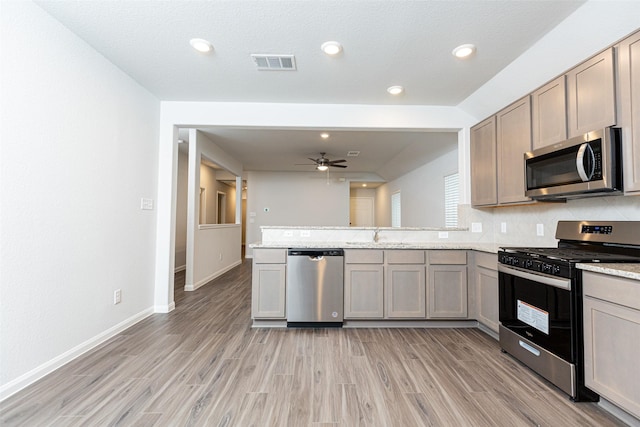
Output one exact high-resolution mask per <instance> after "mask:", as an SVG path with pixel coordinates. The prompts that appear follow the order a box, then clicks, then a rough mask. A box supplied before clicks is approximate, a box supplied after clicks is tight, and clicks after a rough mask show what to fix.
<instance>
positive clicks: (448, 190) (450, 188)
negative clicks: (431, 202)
mask: <svg viewBox="0 0 640 427" xmlns="http://www.w3.org/2000/svg"><path fill="white" fill-rule="evenodd" d="M458 200H459V191H458V173H453V174H451V175H447V176H445V177H444V225H445V227H457V226H458Z"/></svg>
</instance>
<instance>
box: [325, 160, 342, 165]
mask: <svg viewBox="0 0 640 427" xmlns="http://www.w3.org/2000/svg"><path fill="white" fill-rule="evenodd" d="M344 162H346V160H345V159H341V160H330V161H329V164H330V165H331V164H334V163H344Z"/></svg>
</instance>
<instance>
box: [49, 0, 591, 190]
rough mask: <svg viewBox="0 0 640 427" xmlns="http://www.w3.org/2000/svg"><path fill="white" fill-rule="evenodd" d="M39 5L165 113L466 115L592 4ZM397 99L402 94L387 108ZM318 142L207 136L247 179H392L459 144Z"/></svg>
mask: <svg viewBox="0 0 640 427" xmlns="http://www.w3.org/2000/svg"><path fill="white" fill-rule="evenodd" d="M37 3H38V4H39V5H40V6H41V7H42V8H43V9H44V10H45V11H47V12H49V13H50V14H51V15H53V16H54V17H55V18H56V19H58V20H59V21H60V22H61V23H62V24H64V25H65V26H66V27H68V28H69V29H70V30H71V31H73V32H74V33H75V34H77V35H78V36H79V37H80V38H82V39H84V40H85V41H86V42H87V43H88V44H90V45H91V46H93V47H94V48H95V49H96V50H97V51H98V52H100V53H101V54H103V55H104V56H105V57H106V58H107V59H109V60H110V61H111V62H112V63H114V64H115V65H116V66H118V67H119V68H120V69H122V70H123V71H124V72H126V73H127V74H129V75H130V76H131V77H132V78H133V79H135V80H136V81H137V82H138V83H140V84H141V85H142V86H144V87H145V88H146V89H147V90H149V91H150V92H151V93H153V94H154V95H155V96H156V97H158V98H159V99H160V100H167V101H178V100H179V101H218V102H226V101H234V102H286V103H314V104H326V103H329V104H376V105H397V104H410V105H441V106H455V105H457V104H459V103H460V102H461V101H463V100H464V99H465V98H466V97H467V96H469V95H470V94H472V93H473V92H474V91H475V90H476V89H477V88H479V87H480V86H482V85H483V84H484V83H485V82H487V81H488V80H489V79H490V78H491V77H493V76H494V75H495V74H496V73H497V72H498V71H500V70H501V69H502V68H504V67H505V66H506V65H508V64H509V63H510V62H511V61H513V60H514V59H515V58H517V57H518V56H519V55H520V54H521V53H522V52H524V51H525V50H527V49H528V48H529V47H531V46H532V45H533V44H534V43H535V42H536V41H537V40H539V39H540V38H541V37H542V36H544V35H545V34H546V33H547V32H549V31H550V30H551V29H552V28H554V27H555V26H556V25H557V24H558V23H560V22H561V21H562V20H563V19H565V18H566V17H567V16H568V15H570V14H571V13H572V12H573V11H575V10H576V9H577V8H578V7H579V6H580V5H581V4H583V3H584V1H570V0H548V1H540V0H518V1H516V0H507V1H500V0H495V1H483V0H472V1H462V0H449V1H381V0H361V1H356V0H326V1H317V0H297V1H286V0H282V1H276V0H261V1H217V0H212V1H198V0H193V1H177V0H170V1H130V0H121V1H117V2H114V1H110V0H108V1H103V0H91V1H77V0H58V1H38V2H37ZM194 37H197V38H204V39H207V40H209V41H210V42H211V43H212V44H213V46H214V50H213V52H212V53H210V54H207V55H203V54H199V53H198V52H196V51H194V50H193V49H192V48H191V46H190V45H189V40H190V39H191V38H194ZM328 40H337V41H339V42H340V43H341V44H342V45H343V47H344V51H343V52H342V54H340V55H339V56H337V57H335V58H333V57H328V56H326V55H325V54H324V53H322V51H321V50H320V45H321V44H322V43H323V42H325V41H328ZM463 43H473V44H475V45H476V46H477V52H476V54H475V55H474V56H473V57H471V58H469V59H466V60H459V59H456V58H454V57H453V55H451V51H452V50H453V48H454V47H456V46H458V45H460V44H463ZM252 53H269V54H294V55H295V57H296V62H297V71H258V70H257V69H256V67H255V65H254V63H253V61H252V60H251V58H250V54H252ZM391 85H402V86H404V87H405V93H404V94H402V95H400V96H398V97H393V96H391V95H389V94H388V93H387V92H386V88H387V87H388V86H391ZM319 131H320V130H318V129H313V130H307V131H305V130H295V131H293V130H278V129H267V130H262V131H259V130H242V129H236V130H232V129H209V130H207V132H208V133H209V135H210V136H211V138H212V139H214V140H215V141H216V143H219V144H220V146H221V147H222V148H223V149H224V150H225V151H227V152H229V154H231V155H233V156H234V157H236V158H237V159H238V160H239V161H240V162H242V163H243V165H244V169H245V170H264V168H269V169H270V170H273V169H274V168H277V170H303V169H300V167H293V166H292V165H293V164H294V163H303V161H302V160H304V159H306V158H307V157H318V156H319V153H320V152H321V151H326V152H327V153H328V157H331V158H338V157H339V158H344V156H345V155H346V152H347V151H348V150H359V151H361V155H360V157H358V158H356V159H349V162H348V163H347V164H348V166H349V168H348V169H347V171H350V172H351V171H356V172H357V171H365V170H366V171H369V172H376V173H378V174H379V175H381V176H383V177H384V178H385V179H392V178H393V177H395V176H398V174H399V173H400V174H402V173H403V172H407V171H409V170H412V169H414V168H415V166H416V163H420V162H421V163H420V164H423V163H425V161H426V160H428V159H429V158H431V157H430V156H437V155H440V154H441V153H442V151H443V148H442V146H443V145H447V144H450V143H452V142H451V141H452V140H451V138H450V135H449V137H446V135H443V134H436V133H420V132H409V133H405V132H400V133H399V132H359V131H340V132H337V131H333V132H332V138H330V139H329V140H328V141H326V142H323V141H319V138H318V136H317V135H318V133H319ZM453 144H455V142H453ZM449 148H451V147H449ZM412 150H417V151H415V152H413V151H412ZM445 151H446V150H445ZM294 158H295V159H296V160H293V159H294ZM261 159H262V160H264V161H261ZM394 163H395V164H394ZM269 164H270V165H271V166H267V165H269ZM289 165H291V166H289Z"/></svg>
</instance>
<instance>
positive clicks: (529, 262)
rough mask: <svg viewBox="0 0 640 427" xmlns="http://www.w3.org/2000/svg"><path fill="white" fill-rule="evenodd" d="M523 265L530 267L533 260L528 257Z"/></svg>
mask: <svg viewBox="0 0 640 427" xmlns="http://www.w3.org/2000/svg"><path fill="white" fill-rule="evenodd" d="M524 266H525V267H526V268H531V267H532V266H533V261H531V260H530V259H528V260H526V261H525V264H524Z"/></svg>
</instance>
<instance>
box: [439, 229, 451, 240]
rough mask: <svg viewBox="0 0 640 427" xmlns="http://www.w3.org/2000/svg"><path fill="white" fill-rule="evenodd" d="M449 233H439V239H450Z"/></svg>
mask: <svg viewBox="0 0 640 427" xmlns="http://www.w3.org/2000/svg"><path fill="white" fill-rule="evenodd" d="M448 238H449V232H448V231H438V239H448Z"/></svg>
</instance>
